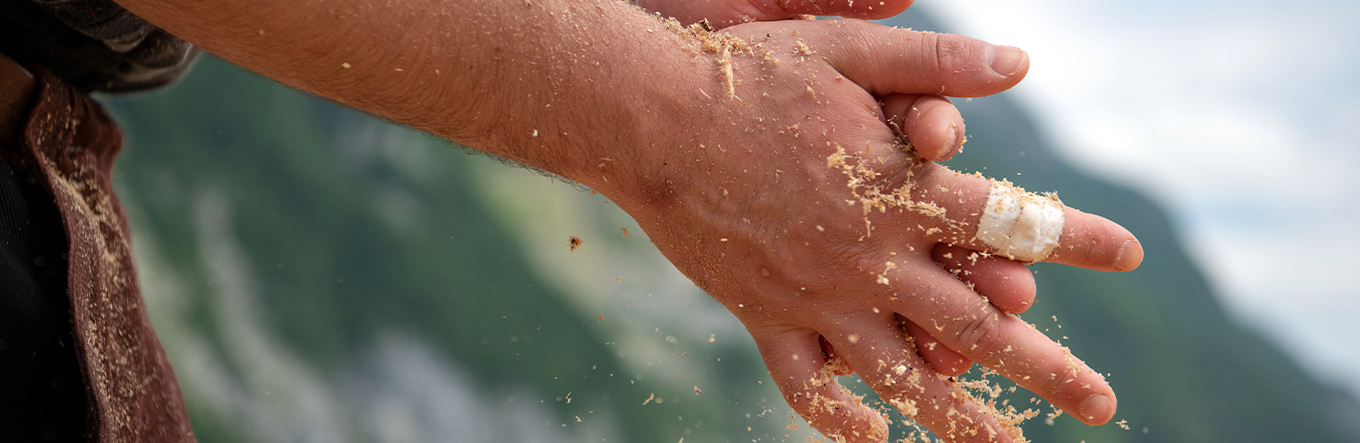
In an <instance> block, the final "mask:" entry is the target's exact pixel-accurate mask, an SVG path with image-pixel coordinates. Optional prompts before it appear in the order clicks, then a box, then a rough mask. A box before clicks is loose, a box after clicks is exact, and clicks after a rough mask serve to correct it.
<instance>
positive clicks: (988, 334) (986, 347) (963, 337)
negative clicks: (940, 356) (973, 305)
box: [954, 312, 1003, 355]
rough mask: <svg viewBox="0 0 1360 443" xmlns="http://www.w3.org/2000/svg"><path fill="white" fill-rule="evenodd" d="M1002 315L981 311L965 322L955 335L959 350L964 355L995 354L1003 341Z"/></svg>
mask: <svg viewBox="0 0 1360 443" xmlns="http://www.w3.org/2000/svg"><path fill="white" fill-rule="evenodd" d="M1000 319H1001V316H1000V314H997V313H995V312H981V313H978V314H974V316H973V317H972V318H970V319H967V321H965V322H963V323H962V325H961V326H960V327H959V329H958V330H957V331H956V332H955V334H954V336H955V338H956V339H957V343H958V348H957V349H955V351H958V352H959V353H960V354H964V355H970V354H971V355H994V353H995V352H996V351H998V350H999V348H998V346H999V345H1000V343H1001V342H1002V332H1003V330H1002V325H1001V321H1000Z"/></svg>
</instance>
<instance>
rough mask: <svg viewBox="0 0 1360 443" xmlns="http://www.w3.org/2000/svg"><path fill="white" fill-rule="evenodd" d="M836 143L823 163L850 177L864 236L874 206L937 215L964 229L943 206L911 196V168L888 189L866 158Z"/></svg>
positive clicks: (934, 230) (869, 230)
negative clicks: (862, 216)
mask: <svg viewBox="0 0 1360 443" xmlns="http://www.w3.org/2000/svg"><path fill="white" fill-rule="evenodd" d="M835 146H836V152H834V153H832V154H831V155H830V156H828V157H827V158H826V167H828V168H832V169H839V170H841V172H844V173H845V176H846V177H849V179H850V180H849V181H848V182H847V183H846V186H847V187H849V188H850V193H851V194H853V195H854V196H855V198H856V199H858V201H859V203H860V205H861V206H862V207H863V209H864V225H865V230H866V231H867V232H866V233H865V236H866V237H867V236H870V235H871V234H872V231H873V230H872V227H871V223H870V222H869V214H870V213H872V212H873V210H874V209H877V210H878V212H880V213H884V212H888V209H889V208H895V209H898V210H901V211H909V212H915V213H917V214H921V215H924V216H926V217H930V218H934V219H937V220H939V221H941V222H943V223H944V224H945V225H947V226H949V227H950V228H951V229H953V230H955V231H959V232H962V231H963V227H964V223H963V222H959V221H955V220H951V219H949V217H947V211H946V210H945V208H942V207H940V206H939V205H937V204H935V203H933V202H926V201H916V200H912V198H911V192H912V190H914V189H915V187H916V181H915V180H913V176H914V172H913V171H911V170H908V172H907V176H906V179H905V180H904V181H903V183H902V185H901V186H898V187H897V188H895V189H891V190H890V187H889V185H888V184H887V183H885V182H884V181H883V180H879V176H881V175H882V174H879V173H878V172H876V171H874V170H872V169H869V167H868V166H867V165H868V162H867V161H864V160H863V159H862V158H860V157H859V156H858V155H857V154H849V153H846V152H845V148H844V147H842V146H841V145H840V144H839V143H837V144H835ZM849 202H850V203H851V204H854V203H855V202H854V201H849ZM921 230H922V231H924V232H925V233H926V235H931V234H935V233H938V232H942V231H943V230H941V229H939V228H934V227H932V228H925V227H921Z"/></svg>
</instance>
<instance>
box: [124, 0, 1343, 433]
mask: <svg viewBox="0 0 1360 443" xmlns="http://www.w3.org/2000/svg"><path fill="white" fill-rule="evenodd" d="M917 27H918V28H921V27H923V26H922V25H920V24H918V25H917ZM105 103H106V104H107V105H108V106H109V108H110V110H111V111H112V113H113V114H114V115H115V116H116V118H117V120H118V121H119V122H120V123H121V124H122V125H123V126H124V129H125V132H126V133H127V137H128V143H127V149H126V150H125V152H124V154H123V155H122V157H121V159H120V161H119V164H118V171H117V175H116V177H117V179H116V186H117V187H118V190H119V193H120V194H119V195H120V197H121V198H122V199H123V202H124V204H125V205H126V206H127V207H128V209H129V217H130V218H131V222H132V225H133V227H134V232H135V237H134V248H135V252H136V256H137V260H138V269H139V276H140V278H141V279H142V282H143V286H144V288H145V296H146V298H147V303H148V306H149V308H150V311H151V313H152V317H153V322H155V324H156V327H157V331H158V333H159V334H160V336H161V337H162V340H163V341H164V342H165V345H166V348H167V350H168V351H169V353H170V355H171V358H172V360H173V362H174V364H175V368H176V371H177V375H178V377H179V379H180V382H181V385H182V386H183V387H184V390H185V395H186V399H187V400H188V402H189V405H190V415H191V417H192V419H193V421H194V426H195V429H196V431H197V432H198V433H199V437H200V439H201V441H204V442H205V443H206V442H232V441H242V442H246V441H249V442H255V441H280V442H282V441H290V442H291V441H317V442H342V441H352V442H367V441H373V442H387V441H393V442H395V441H460V442H481V441H487V442H492V441H494V442H503V441H526V442H528V441H602V440H603V441H624V442H627V441H635V442H664V441H677V440H678V439H680V438H684V439H685V440H688V441H733V442H736V441H748V440H758V441H775V440H780V441H782V440H789V441H801V440H802V439H803V438H805V436H807V435H808V433H807V427H806V426H803V425H802V422H801V421H800V420H796V419H794V418H792V417H791V412H790V411H789V409H788V408H787V407H786V406H784V404H783V401H782V399H781V398H780V396H779V394H778V392H777V391H775V390H774V387H773V386H772V385H771V384H770V383H764V381H769V380H768V379H769V376H768V374H767V373H765V372H764V368H763V365H762V364H761V363H760V360H759V358H758V354H757V353H756V350H755V347H754V346H753V345H752V343H751V342H750V339H749V337H747V336H746V334H745V332H744V330H742V329H741V327H740V325H739V324H737V322H736V321H735V319H733V318H732V317H731V316H730V315H728V314H727V313H726V311H724V310H723V309H722V307H721V306H719V305H717V304H716V303H714V302H712V301H711V300H709V299H708V298H707V297H706V296H704V295H703V294H702V293H701V292H700V291H699V290H697V289H696V288H694V287H693V285H692V284H690V283H689V282H688V281H687V280H685V279H684V278H683V277H682V276H680V275H679V274H678V273H677V272H676V271H675V270H674V269H673V268H671V267H670V266H669V264H668V263H666V262H665V260H664V258H662V257H660V255H659V254H658V253H657V252H656V251H655V248H653V247H652V246H651V244H650V242H648V241H647V239H646V237H645V234H644V233H642V232H641V229H639V228H637V225H636V224H634V223H633V222H632V221H631V220H630V219H628V218H627V216H626V215H625V214H623V213H622V211H620V210H618V208H617V207H614V206H612V205H611V204H610V203H609V202H608V201H607V200H605V199H603V198H602V197H601V196H598V195H591V194H588V193H586V192H584V191H581V190H577V189H574V188H571V187H570V186H568V185H566V184H563V183H557V182H554V181H553V180H552V179H550V178H546V177H541V176H537V175H534V174H532V173H530V172H528V171H524V170H521V169H515V168H508V167H505V166H504V165H500V164H498V163H497V162H495V161H493V160H490V159H487V158H484V157H480V156H475V155H468V154H467V153H465V152H463V151H462V150H459V149H457V148H455V147H450V146H448V145H447V144H446V143H443V142H441V141H438V140H435V139H432V138H430V137H428V136H425V135H422V134H419V133H417V132H414V131H410V130H407V129H403V128H398V127H394V126H391V125H388V124H385V123H382V122H379V121H376V120H375V119H372V118H370V117H367V116H364V115H362V114H359V113H356V112H354V111H351V110H347V109H344V108H341V107H338V106H335V105H332V104H329V103H326V102H324V101H320V100H316V99H313V98H309V97H306V96H304V95H301V94H298V93H296V92H294V91H291V90H288V89H286V88H284V87H281V86H278V85H276V84H273V83H271V82H269V81H267V80H264V79H262V78H259V77H257V76H255V75H253V74H250V73H247V72H244V71H241V70H239V69H237V68H235V67H232V66H230V65H228V64H226V63H224V62H221V61H219V60H216V59H212V58H209V59H206V60H204V61H203V62H202V63H200V64H199V66H198V67H197V68H196V69H195V70H194V72H193V73H192V74H191V75H189V76H188V77H187V78H186V79H185V80H184V81H183V82H182V83H181V84H179V85H176V86H175V87H173V88H171V89H169V90H167V91H164V92H159V93H155V94H151V95H146V96H140V97H134V98H118V99H109V100H105ZM960 107H961V108H962V109H963V113H964V116H965V118H966V119H967V120H968V123H969V126H968V128H969V133H970V135H971V137H970V142H969V143H968V145H967V149H966V152H965V153H964V154H962V155H960V156H959V158H958V159H957V160H954V161H952V162H951V163H950V165H951V166H953V167H955V168H959V169H963V170H981V171H982V172H984V173H986V174H988V175H993V176H999V177H1007V178H1010V179H1011V180H1012V181H1015V182H1017V183H1018V184H1020V185H1022V186H1025V187H1027V188H1030V189H1034V190H1058V191H1060V192H1061V196H1062V198H1063V200H1064V201H1065V202H1067V203H1068V204H1071V205H1073V206H1076V207H1080V208H1082V209H1084V210H1087V211H1089V212H1094V213H1098V214H1102V215H1105V216H1106V217H1109V218H1111V219H1113V220H1115V221H1118V222H1119V223H1121V224H1123V225H1124V226H1126V227H1128V228H1129V229H1130V230H1132V231H1133V232H1134V233H1136V234H1137V235H1138V236H1139V238H1140V240H1142V241H1143V245H1144V248H1145V249H1146V251H1147V256H1146V259H1145V261H1144V265H1143V267H1142V268H1140V269H1139V270H1138V271H1135V272H1132V273H1126V274H1102V273H1096V272H1091V271H1083V270H1075V269H1068V268H1064V267H1061V266H1046V265H1037V266H1035V268H1034V269H1035V271H1036V273H1037V274H1036V277H1037V279H1038V283H1039V288H1040V296H1039V301H1038V304H1037V305H1036V306H1035V307H1034V309H1033V310H1032V311H1031V313H1029V314H1026V315H1025V317H1026V318H1027V319H1029V320H1030V321H1033V322H1035V323H1036V324H1037V325H1039V326H1040V327H1041V328H1048V329H1050V331H1049V333H1050V335H1052V336H1054V337H1059V336H1061V335H1068V336H1071V338H1070V339H1065V340H1063V342H1064V344H1066V345H1068V346H1070V347H1071V348H1072V350H1073V351H1074V352H1075V353H1076V354H1077V355H1080V356H1082V357H1083V358H1084V359H1086V361H1087V362H1089V363H1090V364H1091V365H1092V367H1094V368H1096V369H1097V370H1100V371H1103V372H1109V373H1110V374H1111V375H1110V377H1109V379H1110V382H1111V384H1112V385H1114V387H1115V390H1116V392H1118V393H1119V394H1120V397H1119V400H1120V402H1119V403H1120V404H1119V406H1120V408H1119V415H1118V416H1117V417H1116V420H1121V419H1123V420H1127V422H1128V424H1129V425H1130V426H1131V428H1132V430H1131V431H1125V430H1122V429H1119V428H1117V427H1115V426H1113V425H1110V426H1105V427H1101V428H1088V427H1086V426H1084V425H1080V424H1079V423H1077V422H1076V421H1075V420H1072V419H1070V418H1060V419H1058V420H1057V421H1056V422H1055V424H1054V425H1053V426H1045V425H1044V424H1042V423H1031V424H1029V425H1027V426H1026V433H1027V435H1028V436H1030V437H1031V438H1032V439H1034V440H1035V441H1073V442H1076V441H1080V440H1086V441H1090V442H1123V441H1130V442H1133V441H1168V442H1170V441H1175V442H1219V441H1222V442H1228V441H1232V442H1244V441H1245V442H1252V441H1259V442H1278V441H1315V442H1355V441H1360V437H1358V436H1360V431H1358V430H1357V429H1356V425H1355V423H1356V422H1357V420H1356V419H1357V418H1360V412H1357V411H1360V408H1358V407H1356V406H1355V403H1354V401H1353V400H1350V399H1349V398H1348V397H1345V396H1342V395H1339V394H1337V393H1336V392H1334V391H1330V390H1328V389H1326V388H1324V387H1323V386H1321V385H1320V384H1319V383H1318V382H1316V381H1315V380H1313V379H1311V378H1310V377H1308V376H1307V375H1306V374H1304V373H1303V372H1302V371H1300V370H1299V369H1298V367H1297V366H1296V365H1295V364H1294V363H1293V362H1291V361H1289V360H1288V359H1287V358H1285V357H1284V356H1283V355H1282V354H1281V353H1280V352H1279V351H1278V350H1276V349H1275V348H1273V347H1272V346H1271V345H1269V344H1268V343H1267V342H1266V341H1264V340H1262V339H1261V338H1260V337H1259V336H1258V335H1257V334H1256V333H1255V332H1253V331H1251V330H1248V329H1245V328H1243V327H1242V326H1240V325H1238V324H1236V323H1235V322H1234V321H1233V320H1232V319H1230V318H1228V317H1227V316H1226V314H1225V313H1224V310H1223V309H1222V307H1221V306H1220V305H1219V304H1218V302H1217V301H1216V299H1215V297H1214V294H1213V292H1212V290H1211V288H1210V287H1209V286H1208V285H1207V283H1206V281H1205V279H1204V277H1203V276H1202V275H1201V274H1200V273H1199V272H1198V271H1197V269H1196V268H1195V266H1194V265H1193V263H1192V262H1191V261H1190V260H1189V259H1188V258H1187V257H1186V255H1185V252H1184V250H1183V249H1182V248H1181V247H1180V245H1179V244H1178V242H1177V237H1176V234H1175V232H1174V229H1173V227H1172V226H1171V225H1170V223H1169V222H1168V218H1167V216H1166V214H1165V213H1164V212H1163V211H1162V210H1161V209H1159V208H1158V207H1157V206H1156V205H1155V204H1154V203H1152V202H1151V201H1150V200H1148V199H1147V198H1144V197H1142V196H1140V195H1138V194H1137V193H1134V192H1131V191H1129V190H1127V189H1122V188H1119V187H1116V186H1112V185H1110V184H1108V183H1105V182H1102V181H1100V180H1098V179H1096V178H1092V177H1088V176H1085V175H1083V174H1082V173H1080V172H1079V171H1076V170H1073V169H1072V168H1070V167H1068V166H1066V164H1065V163H1063V162H1062V161H1061V160H1060V159H1058V158H1056V157H1055V156H1054V154H1053V153H1052V151H1051V149H1049V148H1048V146H1047V144H1046V143H1045V142H1044V140H1043V138H1042V137H1041V136H1040V135H1039V134H1038V132H1037V130H1036V129H1035V125H1034V124H1033V123H1032V122H1031V121H1029V120H1028V118H1027V117H1026V115H1025V113H1024V112H1022V111H1021V110H1019V109H1018V108H1017V107H1016V106H1015V105H1014V104H1013V103H1012V102H1010V101H1009V100H1008V99H1006V98H1005V97H1004V96H1002V97H994V98H988V99H981V100H974V101H972V102H970V103H960ZM1017 173H1023V175H1017ZM622 229H627V232H628V233H630V235H629V236H626V237H625V236H624V235H623V232H622ZM569 236H579V237H580V238H582V239H584V240H585V244H583V245H582V247H581V248H580V249H579V250H577V251H576V252H569V250H568V248H567V239H568V237H569ZM1051 316H1056V317H1057V318H1058V319H1059V320H1060V323H1061V324H1062V326H1063V327H1062V329H1061V330H1058V329H1057V328H1058V327H1057V325H1056V324H1055V323H1054V322H1053V321H1051V320H1050V319H1051ZM711 338H712V339H711ZM700 388H701V389H700ZM700 390H701V391H702V393H698V391H700ZM790 422H794V423H797V424H799V429H798V430H796V431H791V430H787V429H786V428H787V427H788V425H789V423H790ZM1144 427H1146V429H1147V432H1143V429H1144ZM790 439H792V440H790Z"/></svg>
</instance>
